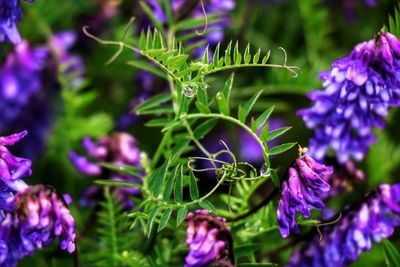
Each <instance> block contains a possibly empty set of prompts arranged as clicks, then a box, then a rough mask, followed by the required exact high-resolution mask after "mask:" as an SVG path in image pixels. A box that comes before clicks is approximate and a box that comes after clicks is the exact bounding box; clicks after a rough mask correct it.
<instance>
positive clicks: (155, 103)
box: [134, 94, 172, 114]
mask: <svg viewBox="0 0 400 267" xmlns="http://www.w3.org/2000/svg"><path fill="white" fill-rule="evenodd" d="M171 99H172V96H171V95H170V94H158V95H156V96H153V97H151V98H149V99H147V100H146V101H144V102H142V103H140V104H139V105H137V106H136V107H135V109H134V110H135V111H136V112H137V113H138V114H139V113H142V112H143V111H146V110H148V109H150V108H154V107H159V106H160V105H161V104H163V103H165V102H168V101H170V100H171Z"/></svg>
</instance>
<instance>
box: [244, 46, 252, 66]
mask: <svg viewBox="0 0 400 267" xmlns="http://www.w3.org/2000/svg"><path fill="white" fill-rule="evenodd" d="M250 61H251V54H250V44H247V46H246V49H245V51H244V63H245V64H249V63H250Z"/></svg>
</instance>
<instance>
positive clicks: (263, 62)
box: [261, 51, 271, 65]
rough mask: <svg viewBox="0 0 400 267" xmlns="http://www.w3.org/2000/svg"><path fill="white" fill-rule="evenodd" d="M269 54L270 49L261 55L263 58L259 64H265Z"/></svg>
mask: <svg viewBox="0 0 400 267" xmlns="http://www.w3.org/2000/svg"><path fill="white" fill-rule="evenodd" d="M270 54H271V51H268V53H267V54H266V55H265V56H264V57H263V59H262V60H261V64H263V65H264V64H266V63H267V61H268V59H269V55H270Z"/></svg>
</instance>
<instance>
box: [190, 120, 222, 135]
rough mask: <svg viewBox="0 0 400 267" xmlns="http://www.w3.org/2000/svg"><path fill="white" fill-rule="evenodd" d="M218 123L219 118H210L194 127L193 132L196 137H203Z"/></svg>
mask: <svg viewBox="0 0 400 267" xmlns="http://www.w3.org/2000/svg"><path fill="white" fill-rule="evenodd" d="M216 124H217V119H209V120H206V121H205V122H203V123H202V124H200V125H199V126H197V127H196V129H194V131H193V134H194V137H195V138H196V139H202V138H203V137H204V136H206V135H207V134H208V133H209V132H210V131H211V130H212V129H213V128H214V126H215V125H216Z"/></svg>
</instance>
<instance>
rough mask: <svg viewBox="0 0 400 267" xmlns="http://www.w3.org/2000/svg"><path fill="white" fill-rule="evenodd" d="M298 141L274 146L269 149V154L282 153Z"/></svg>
mask: <svg viewBox="0 0 400 267" xmlns="http://www.w3.org/2000/svg"><path fill="white" fill-rule="evenodd" d="M296 144H297V143H287V144H282V145H279V146H276V147H273V148H271V149H270V150H269V153H268V154H269V155H270V156H272V155H278V154H281V153H283V152H285V151H287V150H289V149H291V148H292V147H294V146H295V145H296Z"/></svg>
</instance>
